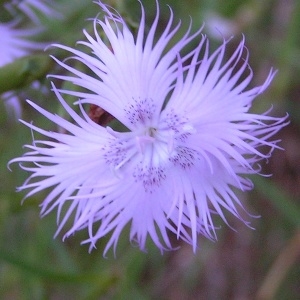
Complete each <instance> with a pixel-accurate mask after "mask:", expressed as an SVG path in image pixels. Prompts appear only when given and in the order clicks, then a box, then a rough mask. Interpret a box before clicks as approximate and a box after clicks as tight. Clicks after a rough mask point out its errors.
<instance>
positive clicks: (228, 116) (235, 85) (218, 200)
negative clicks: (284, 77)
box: [11, 2, 287, 253]
mask: <svg viewBox="0 0 300 300" xmlns="http://www.w3.org/2000/svg"><path fill="white" fill-rule="evenodd" d="M98 5H99V6H100V8H101V9H102V10H103V11H104V13H105V16H104V18H103V19H95V20H94V35H95V37H92V36H91V35H90V34H89V33H88V32H86V31H84V33H85V36H86V39H87V41H82V42H80V44H82V45H83V46H86V47H87V50H89V51H90V53H89V54H86V53H84V52H81V51H79V50H75V49H73V48H70V47H67V46H62V45H56V46H57V47H59V48H61V49H65V50H67V51H69V52H70V53H71V54H72V58H73V59H75V60H77V61H79V62H81V63H82V64H83V65H85V66H86V67H87V68H88V69H90V71H91V72H88V74H87V73H84V72H82V71H81V70H82V69H81V70H78V69H75V68H74V67H72V66H70V61H69V60H68V61H67V62H62V61H59V60H58V59H56V58H55V60H56V61H57V62H58V63H59V64H60V65H61V66H62V67H64V68H65V69H66V70H68V71H69V72H71V73H72V74H71V75H68V76H67V75H56V76H53V77H55V78H59V79H62V80H66V81H70V82H72V83H73V84H74V85H76V86H79V87H83V88H85V90H84V91H82V92H78V89H77V90H76V91H71V90H57V89H56V88H55V86H54V85H53V90H54V92H55V94H56V96H57V98H58V100H59V101H60V103H61V104H62V105H63V107H64V108H65V110H66V111H67V112H68V114H69V115H70V116H71V117H72V119H73V121H74V122H73V123H72V122H70V121H67V120H65V119H63V118H62V117H60V116H58V115H56V114H52V113H50V112H48V111H46V110H44V109H43V108H41V107H39V106H37V105H36V104H34V103H32V102H30V101H29V103H30V104H31V105H32V106H33V107H34V108H35V109H36V110H37V111H38V112H39V113H41V114H43V115H44V116H45V117H46V118H48V119H49V120H51V121H52V122H53V123H55V124H57V125H58V126H60V127H61V128H62V129H64V131H63V132H60V133H58V132H49V131H46V130H43V129H41V128H39V127H37V126H35V125H33V124H32V123H27V122H24V121H23V123H24V124H26V125H27V126H28V127H29V128H31V129H32V130H33V131H37V132H39V133H40V134H42V135H44V136H45V137H46V138H49V139H50V140H47V139H46V140H34V142H33V145H26V147H27V148H28V149H29V152H27V153H26V154H25V155H24V156H23V157H19V158H16V159H14V160H12V161H11V162H20V163H22V164H21V167H22V168H23V169H24V170H26V171H28V172H30V173H31V175H30V177H29V178H28V180H26V182H25V183H24V184H23V185H22V186H21V187H20V188H19V190H27V189H29V190H30V191H29V192H28V194H27V197H29V196H32V195H33V194H35V193H37V192H39V191H41V190H44V189H47V188H52V191H51V192H50V193H49V194H48V196H47V197H46V198H45V199H44V201H43V202H42V214H43V215H45V214H47V213H49V212H50V211H52V210H53V209H57V210H58V222H59V227H58V231H57V232H60V231H61V229H62V228H63V227H64V226H65V225H66V223H67V220H69V219H72V220H73V225H71V228H70V229H69V230H68V231H67V233H66V234H65V237H68V236H70V235H73V234H74V233H75V232H76V231H78V230H81V229H84V228H86V229H87V230H88V233H89V238H88V239H87V240H85V241H83V243H90V247H91V248H93V247H95V245H96V242H97V241H98V240H99V239H100V238H102V237H104V236H106V235H108V234H111V235H110V239H109V241H108V243H107V245H106V247H105V249H104V252H105V253H106V252H107V251H108V249H109V248H111V247H112V246H113V248H114V249H115V247H116V245H117V242H118V239H119V236H120V234H121V232H122V230H123V229H124V227H125V226H126V225H129V227H130V237H129V238H130V240H131V241H135V242H136V243H137V244H138V246H139V247H140V249H142V250H144V249H145V243H146V239H147V237H148V236H149V237H150V238H151V239H152V240H153V242H154V243H155V244H156V246H157V247H158V248H159V249H161V250H162V251H163V250H165V249H171V248H172V245H171V242H170V240H169V236H168V231H171V232H173V233H174V234H175V235H176V236H177V238H178V239H182V240H184V241H186V242H187V243H190V244H191V245H192V247H193V250H194V251H195V250H196V249H197V246H198V235H199V234H202V235H204V236H206V237H208V238H210V239H215V238H216V232H215V226H214V221H213V217H212V214H213V213H217V214H218V215H219V216H220V217H221V218H222V219H223V220H224V221H225V223H227V220H226V217H225V214H224V212H225V211H229V212H230V213H232V214H233V215H234V216H236V217H237V218H239V219H241V220H242V221H243V222H245V223H246V224H247V221H244V220H243V219H242V217H241V215H240V214H239V208H243V204H242V203H241V202H240V200H239V199H238V197H237V195H236V194H235V191H234V189H233V188H235V189H238V190H242V191H247V190H250V189H251V188H252V187H253V186H252V183H251V181H250V180H249V179H248V178H247V175H249V174H253V173H258V172H259V171H260V166H259V163H260V162H261V160H263V159H266V158H268V157H270V155H271V153H272V151H273V150H274V149H276V148H279V146H278V145H277V142H278V141H276V140H272V136H273V135H274V134H276V133H277V132H278V131H279V130H280V129H281V128H282V127H283V126H285V125H286V124H287V122H286V119H287V117H286V116H285V117H282V118H276V117H272V116H269V111H268V112H266V113H263V114H255V113H251V112H250V111H249V110H250V108H251V106H252V103H253V101H254V100H255V98H256V97H257V96H259V95H260V94H261V93H262V92H263V91H264V90H265V89H266V88H267V87H268V86H269V84H270V82H271V81H272V79H273V77H274V74H275V72H273V71H270V74H269V75H268V77H267V79H266V80H265V82H264V83H263V84H262V85H261V86H258V87H254V88H248V89H247V86H248V85H249V83H250V81H251V79H252V71H251V69H250V67H249V65H248V52H247V50H246V48H245V46H244V39H243V40H242V41H241V42H240V44H239V46H238V47H237V49H236V50H235V51H234V53H233V54H232V56H231V57H230V58H229V59H228V60H227V61H225V55H224V54H225V50H226V45H227V43H228V42H227V41H224V42H223V44H222V45H221V46H220V47H219V48H218V49H217V50H216V51H214V52H213V53H212V54H209V52H210V51H209V41H208V40H207V38H206V37H205V36H204V35H202V34H201V29H200V30H199V31H197V32H196V33H193V34H191V33H190V28H189V29H188V30H187V32H186V33H185V34H184V35H183V36H181V38H180V39H179V40H178V41H177V42H176V43H175V44H171V43H170V41H171V40H172V39H173V37H174V36H175V35H176V34H177V32H178V30H179V28H180V24H178V25H177V26H175V27H172V25H173V13H172V10H170V20H169V22H168V24H167V26H166V28H165V29H164V31H163V32H162V34H161V35H160V36H158V32H157V26H158V20H159V6H158V4H157V14H156V18H155V20H154V22H153V23H152V25H151V28H150V30H149V32H148V34H146V33H145V26H146V24H145V12H144V9H143V7H142V8H141V9H142V16H141V20H140V24H139V29H138V32H137V35H136V36H134V35H133V33H132V32H131V31H130V29H129V27H128V26H127V24H126V22H125V20H124V19H123V18H122V17H121V16H120V15H119V14H118V13H117V12H116V11H114V10H113V9H111V8H109V7H108V6H106V5H105V4H103V3H102V2H98ZM98 27H99V28H100V29H101V30H102V31H103V33H104V34H105V38H102V37H101V36H100V35H99V33H98ZM192 41H193V42H196V41H197V42H198V44H197V46H196V47H195V49H193V50H192V51H191V52H189V53H187V54H183V51H182V50H183V49H184V48H185V47H186V46H187V45H188V44H189V43H191V42H192ZM61 93H63V94H68V95H73V96H76V97H77V98H80V100H79V101H78V104H79V105H80V108H81V112H82V115H78V114H77V113H75V111H74V110H73V109H72V108H71V107H70V106H68V105H67V103H66V102H65V101H64V99H63V98H62V97H61V95H60V94H61ZM84 103H89V104H95V105H97V106H99V107H101V108H103V109H104V110H106V111H107V112H108V113H109V114H111V115H112V116H114V117H115V118H116V120H117V121H113V122H111V124H108V126H107V127H105V126H101V125H98V124H96V123H94V122H93V121H91V119H90V118H89V117H88V115H87V114H86V113H85V111H84V109H83V104H84ZM116 122H117V123H120V124H122V126H123V129H122V130H117V127H116V126H115V123H116ZM262 146H264V148H269V151H268V153H267V154H265V153H263V152H262ZM24 163H25V165H26V166H25V165H24ZM27 163H29V165H28V166H27ZM63 207H65V209H63ZM62 214H63V216H62Z"/></svg>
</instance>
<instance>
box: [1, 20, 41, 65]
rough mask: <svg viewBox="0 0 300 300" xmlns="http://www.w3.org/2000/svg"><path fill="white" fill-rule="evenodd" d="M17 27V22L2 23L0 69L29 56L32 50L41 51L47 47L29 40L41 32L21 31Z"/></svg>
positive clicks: (32, 30)
mask: <svg viewBox="0 0 300 300" xmlns="http://www.w3.org/2000/svg"><path fill="white" fill-rule="evenodd" d="M16 25H17V22H15V21H13V22H9V23H0V44H1V47H0V67H2V66H4V65H6V64H8V63H11V62H13V61H14V60H15V59H17V58H20V57H22V56H25V55H27V54H29V53H30V52H31V51H32V50H40V49H43V48H44V47H45V44H42V43H38V42H34V41H30V40H29V39H28V38H30V37H32V36H34V35H35V34H37V33H38V32H39V31H40V30H38V29H19V28H16Z"/></svg>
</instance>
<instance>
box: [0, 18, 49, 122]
mask: <svg viewBox="0 0 300 300" xmlns="http://www.w3.org/2000/svg"><path fill="white" fill-rule="evenodd" d="M17 25H18V21H12V22H8V23H0V45H1V47H0V67H3V66H4V65H6V64H9V63H12V62H14V60H15V59H17V58H21V57H23V56H25V55H27V54H29V53H31V52H32V51H34V50H41V49H43V48H44V47H45V44H44V43H38V42H35V41H31V40H30V39H29V38H31V37H33V36H34V35H35V34H37V33H38V32H39V31H40V30H39V29H20V28H17ZM0 97H1V98H2V99H3V100H4V101H5V105H6V108H7V111H8V112H9V114H10V116H11V117H12V119H18V118H20V117H21V111H22V109H21V105H20V102H19V98H18V97H17V96H16V95H15V93H14V92H12V91H10V92H6V93H4V94H2V95H0Z"/></svg>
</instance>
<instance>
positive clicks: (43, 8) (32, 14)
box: [5, 0, 61, 24]
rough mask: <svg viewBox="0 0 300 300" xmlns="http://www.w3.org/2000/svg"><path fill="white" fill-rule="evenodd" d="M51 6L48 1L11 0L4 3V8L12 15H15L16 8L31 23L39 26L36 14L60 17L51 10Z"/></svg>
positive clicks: (56, 12)
mask: <svg viewBox="0 0 300 300" xmlns="http://www.w3.org/2000/svg"><path fill="white" fill-rule="evenodd" d="M52 4H53V3H52ZM52 4H51V2H50V1H49V0H22V1H20V0H12V1H9V2H8V3H6V5H5V6H6V8H7V9H8V10H9V11H11V12H12V13H13V14H15V13H16V12H15V11H16V8H17V9H19V10H21V11H22V12H23V13H24V14H25V15H27V16H28V17H29V18H30V20H31V21H32V22H34V23H36V24H40V18H39V16H38V13H37V12H39V13H42V14H43V15H44V16H48V17H52V18H59V17H61V15H60V13H59V12H58V11H56V10H54V9H53V7H52Z"/></svg>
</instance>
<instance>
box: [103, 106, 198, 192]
mask: <svg viewBox="0 0 300 300" xmlns="http://www.w3.org/2000/svg"><path fill="white" fill-rule="evenodd" d="M130 108H131V115H130V110H126V114H127V115H128V117H130V118H129V120H131V121H132V124H133V125H134V127H136V129H134V130H132V131H131V132H122V133H121V132H115V131H113V130H112V129H108V130H109V132H110V133H111V134H112V135H113V136H114V137H115V139H112V141H111V143H110V144H109V145H107V147H105V149H104V150H105V155H104V157H105V159H106V162H107V164H108V165H110V167H111V168H112V169H113V172H115V173H116V174H117V175H120V177H121V178H122V177H123V176H124V175H125V176H130V174H131V176H133V178H134V181H135V182H140V183H141V184H142V185H143V187H144V189H145V191H146V192H152V191H153V189H154V188H156V187H158V186H160V185H161V183H162V181H163V180H165V179H166V174H167V169H168V168H169V167H170V165H172V166H177V167H179V168H181V169H187V168H190V167H192V166H193V165H194V162H195V160H196V159H198V154H197V152H196V151H194V150H192V149H189V148H187V147H186V146H185V143H186V140H187V139H188V137H189V136H190V135H191V134H193V133H194V132H195V129H194V127H193V126H192V124H190V123H189V122H188V119H187V118H185V117H182V116H179V115H177V114H176V113H174V112H173V111H170V112H168V113H166V114H165V113H162V114H161V116H160V118H159V120H158V122H154V121H153V115H154V107H153V103H152V101H150V103H147V101H142V102H138V101H137V102H136V103H135V105H131V107H130ZM153 124H156V125H153Z"/></svg>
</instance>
